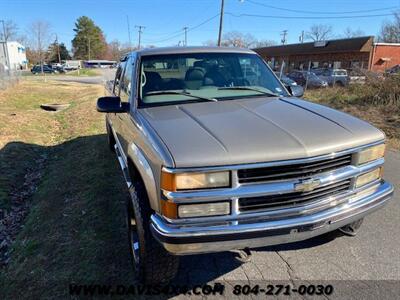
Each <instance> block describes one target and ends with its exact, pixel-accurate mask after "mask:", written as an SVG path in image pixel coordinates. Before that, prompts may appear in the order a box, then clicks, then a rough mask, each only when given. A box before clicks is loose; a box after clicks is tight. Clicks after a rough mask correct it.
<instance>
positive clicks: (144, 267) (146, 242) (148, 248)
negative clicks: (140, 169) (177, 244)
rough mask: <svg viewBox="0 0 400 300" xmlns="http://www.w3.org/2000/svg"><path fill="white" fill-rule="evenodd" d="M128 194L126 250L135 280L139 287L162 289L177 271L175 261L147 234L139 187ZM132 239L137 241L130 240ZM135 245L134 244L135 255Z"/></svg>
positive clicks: (144, 195) (147, 216) (145, 201)
mask: <svg viewBox="0 0 400 300" xmlns="http://www.w3.org/2000/svg"><path fill="white" fill-rule="evenodd" d="M129 193H130V199H129V200H130V201H129V202H128V205H127V207H128V214H127V215H128V218H127V219H128V222H127V223H128V234H129V248H130V253H131V259H132V264H133V266H134V269H135V274H136V277H137V279H138V281H139V282H140V283H144V284H149V285H161V286H163V285H166V284H168V283H169V282H170V281H171V280H172V279H173V278H174V277H175V275H176V273H177V271H178V265H179V258H178V257H177V256H173V255H171V254H170V253H168V252H167V251H166V250H165V249H164V248H163V247H162V246H161V244H160V243H159V242H158V241H156V240H155V239H154V237H153V235H152V234H151V232H150V216H151V214H152V210H151V208H150V205H149V201H148V198H147V193H146V190H145V188H144V185H143V183H141V182H137V183H135V184H134V185H133V186H132V187H131V188H130V189H129ZM133 223H134V224H133ZM134 231H136V232H134ZM135 236H136V238H137V241H134V240H133V237H135ZM135 242H136V243H138V248H137V247H136V251H135V250H134V249H135V248H134V243H135ZM135 253H136V255H135Z"/></svg>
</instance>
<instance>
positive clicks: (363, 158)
mask: <svg viewBox="0 0 400 300" xmlns="http://www.w3.org/2000/svg"><path fill="white" fill-rule="evenodd" d="M384 155H385V144H380V145H377V146H373V147H370V148H368V149H365V150H362V151H360V152H358V153H356V154H354V164H355V165H362V164H365V163H367V162H370V161H373V160H376V159H379V158H381V157H383V156H384Z"/></svg>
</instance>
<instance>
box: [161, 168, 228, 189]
mask: <svg viewBox="0 0 400 300" xmlns="http://www.w3.org/2000/svg"><path fill="white" fill-rule="evenodd" d="M229 186H230V173H229V171H219V172H207V173H176V174H173V173H168V172H164V171H163V172H162V173H161V188H162V189H164V190H167V191H178V190H196V189H207V188H222V187H229Z"/></svg>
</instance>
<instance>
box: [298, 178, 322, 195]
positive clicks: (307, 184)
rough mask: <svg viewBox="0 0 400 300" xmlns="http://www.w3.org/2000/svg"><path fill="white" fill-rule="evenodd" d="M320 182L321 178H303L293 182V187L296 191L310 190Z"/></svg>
mask: <svg viewBox="0 0 400 300" xmlns="http://www.w3.org/2000/svg"><path fill="white" fill-rule="evenodd" d="M320 184H321V180H319V179H303V180H300V182H299V183H295V184H294V189H295V190H296V191H298V192H310V191H312V190H314V189H315V188H317V187H319V185H320Z"/></svg>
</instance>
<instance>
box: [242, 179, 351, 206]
mask: <svg viewBox="0 0 400 300" xmlns="http://www.w3.org/2000/svg"><path fill="white" fill-rule="evenodd" d="M350 184H351V180H350V179H347V180H343V181H339V182H336V183H333V184H329V185H326V186H322V187H318V188H316V189H315V190H313V191H310V192H295V193H288V194H281V195H268V196H260V197H251V198H240V199H239V210H240V211H241V212H248V211H254V210H266V209H275V208H288V207H294V206H298V205H303V204H307V203H310V202H313V201H315V200H319V199H322V198H327V197H330V196H337V195H339V194H341V193H344V192H346V191H348V190H349V189H350Z"/></svg>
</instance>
